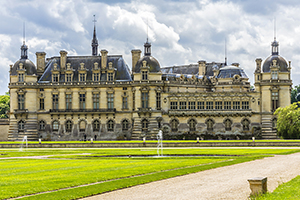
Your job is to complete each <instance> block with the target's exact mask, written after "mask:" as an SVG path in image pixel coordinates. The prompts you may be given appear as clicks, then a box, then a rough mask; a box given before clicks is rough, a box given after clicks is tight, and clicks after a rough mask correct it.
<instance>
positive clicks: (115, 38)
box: [0, 0, 300, 94]
mask: <svg viewBox="0 0 300 200" xmlns="http://www.w3.org/2000/svg"><path fill="white" fill-rule="evenodd" d="M299 13H300V3H299V1H298V0H260V1H258V0H232V1H229V0H228V1H226V0H212V1H210V0H182V1H180V0H143V1H142V0H132V1H129V0H128V1H126V0H124V1H118V0H106V1H96V0H94V1H93V0H73V1H72V0H47V1H41V0H3V1H0V18H1V21H0V30H1V31H0V60H1V62H0V70H1V72H2V73H1V74H0V94H4V93H5V92H7V91H8V87H7V85H8V82H9V65H10V64H13V63H15V62H16V61H17V60H18V59H19V58H20V46H21V45H22V35H23V22H25V24H26V25H25V26H26V28H25V29H26V44H27V45H28V47H29V59H30V60H32V61H33V62H34V63H36V57H35V52H37V51H44V52H46V53H47V57H52V56H57V55H59V51H60V50H62V49H64V50H66V51H68V55H91V39H92V33H93V22H92V21H93V15H96V20H97V23H96V28H97V37H98V41H99V49H106V50H108V52H109V54H111V55H112V54H117V55H120V54H121V55H123V56H124V58H125V61H126V62H127V64H128V65H129V66H130V67H131V53H130V51H131V50H132V49H141V50H143V43H144V42H145V40H146V38H147V24H148V27H149V28H148V37H149V41H150V42H151V43H152V55H153V56H154V57H155V58H157V59H158V60H159V62H160V64H161V66H162V67H165V66H173V65H181V64H190V63H197V61H198V60H206V61H207V62H213V61H216V62H223V61H224V49H225V48H224V46H225V45H224V43H225V42H224V41H225V39H226V40H227V57H228V63H234V62H238V63H240V66H241V67H242V68H243V69H244V70H245V71H246V73H247V74H248V76H249V79H250V81H251V84H253V72H254V70H255V59H256V58H262V59H263V60H264V59H266V58H267V57H268V56H269V55H270V54H271V47H270V45H271V42H272V41H273V40H274V18H276V38H277V40H278V41H279V44H280V46H279V54H280V55H281V56H283V57H284V58H285V59H286V60H287V61H289V60H291V61H292V78H293V83H294V85H298V84H300V45H299V44H300V15H299Z"/></svg>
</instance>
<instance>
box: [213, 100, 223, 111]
mask: <svg viewBox="0 0 300 200" xmlns="http://www.w3.org/2000/svg"><path fill="white" fill-rule="evenodd" d="M222 103H223V102H222V101H216V102H215V105H216V106H215V107H216V110H222V109H223V108H222V107H223V106H222Z"/></svg>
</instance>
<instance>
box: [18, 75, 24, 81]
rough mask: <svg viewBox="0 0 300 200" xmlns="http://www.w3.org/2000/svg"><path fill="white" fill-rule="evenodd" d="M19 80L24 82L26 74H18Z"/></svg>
mask: <svg viewBox="0 0 300 200" xmlns="http://www.w3.org/2000/svg"><path fill="white" fill-rule="evenodd" d="M18 79H19V82H24V74H19V75H18Z"/></svg>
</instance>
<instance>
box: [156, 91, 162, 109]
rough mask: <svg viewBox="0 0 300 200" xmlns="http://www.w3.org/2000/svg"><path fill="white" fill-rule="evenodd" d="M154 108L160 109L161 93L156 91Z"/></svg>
mask: <svg viewBox="0 0 300 200" xmlns="http://www.w3.org/2000/svg"><path fill="white" fill-rule="evenodd" d="M156 109H157V110H160V109H161V93H160V92H156Z"/></svg>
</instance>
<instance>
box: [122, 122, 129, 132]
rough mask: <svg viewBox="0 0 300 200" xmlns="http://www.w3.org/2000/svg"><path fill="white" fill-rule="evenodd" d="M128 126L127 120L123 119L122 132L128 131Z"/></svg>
mask: <svg viewBox="0 0 300 200" xmlns="http://www.w3.org/2000/svg"><path fill="white" fill-rule="evenodd" d="M128 125H129V122H128V120H127V119H124V120H123V121H122V131H128Z"/></svg>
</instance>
